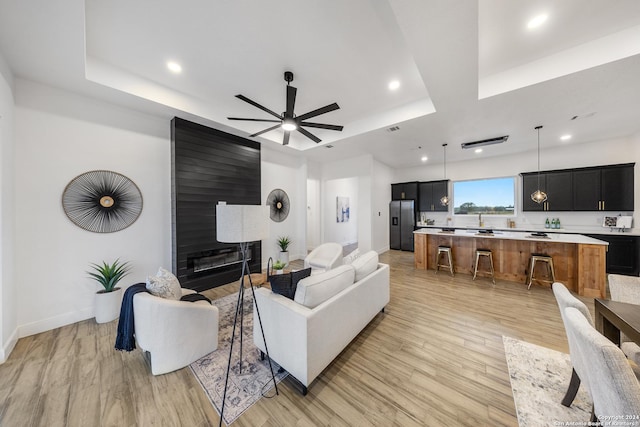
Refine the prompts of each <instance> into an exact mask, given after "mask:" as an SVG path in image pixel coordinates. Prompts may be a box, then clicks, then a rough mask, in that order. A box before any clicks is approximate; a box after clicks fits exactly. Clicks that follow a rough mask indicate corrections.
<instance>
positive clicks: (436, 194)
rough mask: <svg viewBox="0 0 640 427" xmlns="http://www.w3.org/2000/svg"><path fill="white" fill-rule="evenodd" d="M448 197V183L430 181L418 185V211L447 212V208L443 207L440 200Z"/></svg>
mask: <svg viewBox="0 0 640 427" xmlns="http://www.w3.org/2000/svg"><path fill="white" fill-rule="evenodd" d="M445 195H447V196H448V195H449V181H448V180H442V181H430V182H420V183H418V200H419V203H418V211H420V212H448V211H449V206H443V205H442V204H441V203H440V199H441V198H442V197H443V196H445Z"/></svg>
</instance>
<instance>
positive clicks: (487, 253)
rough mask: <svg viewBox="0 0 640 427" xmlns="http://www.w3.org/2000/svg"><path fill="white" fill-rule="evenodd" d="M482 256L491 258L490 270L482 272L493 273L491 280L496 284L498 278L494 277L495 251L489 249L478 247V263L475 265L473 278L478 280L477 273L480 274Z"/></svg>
mask: <svg viewBox="0 0 640 427" xmlns="http://www.w3.org/2000/svg"><path fill="white" fill-rule="evenodd" d="M480 257H487V258H488V259H489V268H490V269H489V270H484V271H481V273H488V274H491V282H492V283H493V284H494V285H495V284H496V279H495V277H494V270H493V253H492V252H491V250H489V249H476V263H475V265H474V267H473V280H476V275H477V274H478V263H479V261H480Z"/></svg>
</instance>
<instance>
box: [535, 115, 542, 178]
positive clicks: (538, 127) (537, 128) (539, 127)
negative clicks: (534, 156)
mask: <svg viewBox="0 0 640 427" xmlns="http://www.w3.org/2000/svg"><path fill="white" fill-rule="evenodd" d="M540 129H542V126H536V130H537V131H538V190H540Z"/></svg>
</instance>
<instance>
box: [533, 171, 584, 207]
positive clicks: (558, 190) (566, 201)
mask: <svg viewBox="0 0 640 427" xmlns="http://www.w3.org/2000/svg"><path fill="white" fill-rule="evenodd" d="M572 182H573V174H572V172H571V171H554V172H540V190H542V191H544V192H545V193H547V200H546V201H545V202H542V203H536V202H534V201H533V200H531V193H533V192H534V191H536V190H537V189H538V174H537V173H531V174H523V175H522V210H523V211H525V212H535V211H540V212H541V211H570V210H572V209H573V198H572V191H573V188H572Z"/></svg>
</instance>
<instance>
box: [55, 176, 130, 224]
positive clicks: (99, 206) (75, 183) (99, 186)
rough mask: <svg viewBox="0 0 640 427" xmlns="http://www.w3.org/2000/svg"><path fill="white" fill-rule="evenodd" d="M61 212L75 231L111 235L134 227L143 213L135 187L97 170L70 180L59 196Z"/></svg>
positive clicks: (122, 177) (128, 181) (121, 177)
mask: <svg viewBox="0 0 640 427" xmlns="http://www.w3.org/2000/svg"><path fill="white" fill-rule="evenodd" d="M62 208H63V209H64V212H65V213H66V214H67V216H68V217H69V219H70V220H71V221H72V222H73V223H74V224H76V225H77V226H78V227H80V228H83V229H85V230H88V231H93V232H95V233H113V232H115V231H120V230H122V229H124V228H127V227H128V226H130V225H131V224H133V223H134V222H135V221H136V220H137V219H138V217H139V216H140V212H142V193H140V189H139V188H138V186H137V185H136V184H135V183H134V182H133V181H131V180H130V179H129V178H127V177H126V176H124V175H121V174H119V173H117V172H111V171H105V170H96V171H90V172H85V173H83V174H82V175H79V176H77V177H75V178H73V179H72V180H71V182H69V184H67V187H66V188H65V189H64V193H63V194H62Z"/></svg>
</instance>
